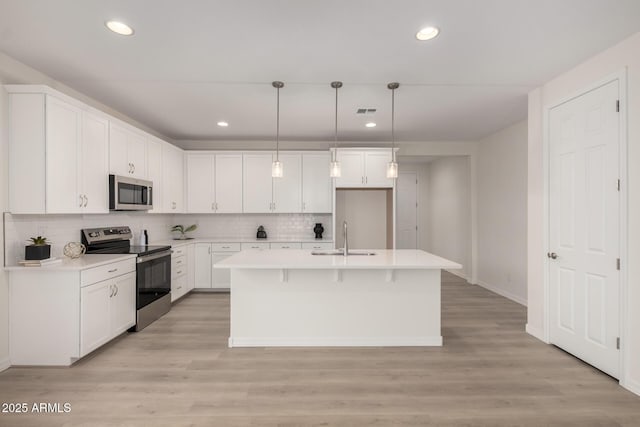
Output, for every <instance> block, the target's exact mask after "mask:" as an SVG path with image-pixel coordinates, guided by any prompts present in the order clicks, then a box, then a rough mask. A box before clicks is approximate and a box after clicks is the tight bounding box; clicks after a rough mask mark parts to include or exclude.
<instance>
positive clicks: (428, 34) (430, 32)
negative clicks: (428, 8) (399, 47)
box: [416, 27, 440, 41]
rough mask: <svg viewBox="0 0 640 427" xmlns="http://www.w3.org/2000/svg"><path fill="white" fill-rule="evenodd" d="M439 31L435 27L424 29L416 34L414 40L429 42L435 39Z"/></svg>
mask: <svg viewBox="0 0 640 427" xmlns="http://www.w3.org/2000/svg"><path fill="white" fill-rule="evenodd" d="M438 33H440V30H439V29H437V28H436V27H425V28H423V29H421V30H420V31H418V32H417V33H416V38H417V39H418V40H420V41H425V40H431V39H433V38H435V37H436V36H437V35H438Z"/></svg>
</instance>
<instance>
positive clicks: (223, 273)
mask: <svg viewBox="0 0 640 427" xmlns="http://www.w3.org/2000/svg"><path fill="white" fill-rule="evenodd" d="M240 249H241V247H240V244H239V243H196V245H195V287H196V288H198V289H229V287H230V286H231V280H230V277H231V276H230V272H229V270H218V269H214V268H213V266H214V264H216V263H218V262H220V261H222V260H223V259H226V258H228V257H230V256H231V255H233V254H234V253H236V252H239V251H240Z"/></svg>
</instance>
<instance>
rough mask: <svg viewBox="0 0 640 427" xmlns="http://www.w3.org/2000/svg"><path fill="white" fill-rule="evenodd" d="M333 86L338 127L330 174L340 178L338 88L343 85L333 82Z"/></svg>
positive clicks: (336, 128)
mask: <svg viewBox="0 0 640 427" xmlns="http://www.w3.org/2000/svg"><path fill="white" fill-rule="evenodd" d="M331 87H332V88H334V89H335V90H336V127H335V133H334V146H333V156H331V166H330V169H329V175H330V176H331V178H339V177H340V162H339V161H338V89H340V88H341V87H342V82H331Z"/></svg>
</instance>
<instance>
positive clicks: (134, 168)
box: [116, 163, 136, 294]
mask: <svg viewBox="0 0 640 427" xmlns="http://www.w3.org/2000/svg"><path fill="white" fill-rule="evenodd" d="M131 165H132V166H133V173H136V164H135V163H132V164H131ZM116 294H117V292H116Z"/></svg>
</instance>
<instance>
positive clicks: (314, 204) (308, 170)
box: [302, 153, 333, 213]
mask: <svg viewBox="0 0 640 427" xmlns="http://www.w3.org/2000/svg"><path fill="white" fill-rule="evenodd" d="M329 163H330V155H329V154H328V153H318V154H303V155H302V212H310V213H331V211H332V209H331V206H332V199H333V197H332V188H331V177H330V176H329Z"/></svg>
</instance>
